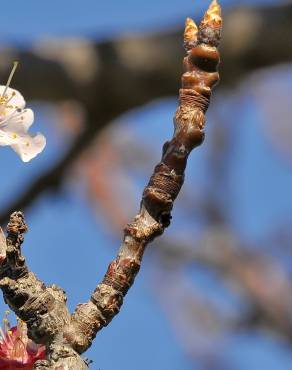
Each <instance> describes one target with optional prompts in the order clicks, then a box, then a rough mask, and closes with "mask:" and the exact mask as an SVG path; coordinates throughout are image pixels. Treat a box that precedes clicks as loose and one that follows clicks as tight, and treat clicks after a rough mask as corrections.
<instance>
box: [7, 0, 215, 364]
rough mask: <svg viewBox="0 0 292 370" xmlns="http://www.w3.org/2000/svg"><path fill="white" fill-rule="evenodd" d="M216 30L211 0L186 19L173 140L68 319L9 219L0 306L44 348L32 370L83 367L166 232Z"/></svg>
mask: <svg viewBox="0 0 292 370" xmlns="http://www.w3.org/2000/svg"><path fill="white" fill-rule="evenodd" d="M221 25H222V20H221V12H220V6H219V5H218V3H217V1H216V0H214V1H213V2H212V3H211V5H210V7H209V9H208V11H207V12H206V14H205V16H204V18H203V20H202V22H201V24H200V26H199V27H198V28H197V27H196V25H195V23H194V22H193V21H192V20H190V19H187V22H186V31H185V34H184V45H185V49H186V52H187V56H186V57H185V59H184V67H185V73H184V74H183V76H182V88H181V90H180V100H179V106H178V109H177V111H176V114H175V117H174V134H173V137H172V139H171V140H170V141H168V142H166V143H165V144H164V146H163V151H162V159H161V162H160V163H159V164H158V165H157V166H156V167H155V169H154V173H153V175H152V176H151V178H150V181H149V183H148V185H147V186H146V188H145V189H144V192H143V196H142V201H141V208H140V211H139V213H138V215H137V216H136V217H135V218H134V220H133V221H132V222H131V223H129V224H128V225H127V226H126V228H125V230H124V239H123V242H122V245H121V247H120V250H119V252H118V255H117V257H116V259H115V260H114V261H112V263H111V264H110V265H109V267H108V270H107V272H106V274H105V276H104V278H103V280H102V282H101V283H100V284H98V285H97V287H96V289H95V291H94V292H93V294H92V296H91V298H90V300H89V301H88V302H87V303H84V304H79V305H78V306H77V308H76V310H75V312H74V313H73V314H72V315H70V313H69V311H68V308H67V305H66V296H65V293H64V292H63V291H62V290H61V289H60V288H58V287H57V286H55V285H53V286H51V287H46V286H45V285H44V284H43V283H42V282H41V281H40V280H38V279H37V278H36V276H35V275H34V274H33V273H32V272H30V271H29V269H28V267H27V265H26V263H25V259H24V257H23V256H22V254H21V244H22V242H23V234H24V232H25V231H26V225H25V222H24V218H23V215H22V213H21V212H15V213H13V214H12V215H11V218H10V222H9V224H8V236H7V238H6V243H4V242H3V243H2V242H1V240H0V262H1V266H0V278H1V280H0V287H1V288H2V290H3V293H4V298H5V301H6V302H7V303H8V304H9V306H10V307H11V309H12V310H13V311H14V312H15V313H16V315H17V316H18V317H19V318H20V319H21V320H23V321H24V322H25V323H26V324H27V328H28V335H29V337H30V338H31V339H33V340H34V341H35V342H36V343H42V344H44V345H45V346H46V350H47V359H46V360H41V361H37V362H36V364H35V368H36V369H39V370H45V369H46V370H48V369H50V370H53V369H55V370H56V369H70V370H74V369H76V370H82V369H86V368H87V365H86V363H85V362H84V361H83V360H82V359H81V357H80V356H79V355H80V354H82V353H83V352H84V351H86V350H87V349H88V347H89V346H90V345H91V343H92V340H93V339H94V337H95V336H96V334H97V332H98V331H99V330H100V329H101V328H103V327H104V326H106V325H108V324H109V322H110V321H111V320H112V318H113V317H114V316H115V315H116V314H117V313H118V312H119V309H120V307H121V305H122V303H123V298H124V296H125V295H126V293H127V291H128V290H129V288H130V287H131V285H132V284H133V282H134V279H135V276H136V274H137V273H138V271H139V269H140V264H141V260H142V257H143V254H144V251H145V248H146V246H147V245H148V244H149V242H151V241H152V240H153V239H154V238H155V237H157V236H159V235H161V234H162V233H163V232H164V230H165V228H166V227H167V226H169V224H170V220H171V210H172V207H173V202H174V200H175V199H176V197H177V195H178V193H179V191H180V189H181V187H182V185H183V181H184V173H185V168H186V164H187V159H188V156H189V154H190V153H191V151H192V149H193V148H195V147H197V146H199V145H200V144H201V143H202V142H203V140H204V126H205V113H206V110H207V108H208V105H209V102H210V97H211V89H212V88H213V87H214V85H215V84H216V83H217V82H218V80H219V75H218V72H217V67H218V63H219V52H218V50H217V47H218V44H219V41H220V34H221ZM5 244H6V245H5Z"/></svg>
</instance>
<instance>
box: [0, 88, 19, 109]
mask: <svg viewBox="0 0 292 370" xmlns="http://www.w3.org/2000/svg"><path fill="white" fill-rule="evenodd" d="M5 88H6V86H5V85H0V96H1V95H2V94H3V92H4V90H5ZM13 94H14V95H13ZM5 95H6V96H7V97H8V99H9V98H10V97H11V96H12V98H11V100H10V101H9V103H8V104H9V105H13V106H16V107H18V108H20V109H23V108H24V107H25V100H24V98H23V96H22V95H21V94H20V92H19V91H17V90H15V89H12V88H11V87H8V89H7V90H6V93H5Z"/></svg>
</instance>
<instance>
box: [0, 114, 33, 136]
mask: <svg viewBox="0 0 292 370" xmlns="http://www.w3.org/2000/svg"><path fill="white" fill-rule="evenodd" d="M33 121H34V113H33V111H32V110H31V109H29V108H27V109H22V110H21V111H20V112H16V113H15V114H14V115H13V116H12V117H11V118H10V119H8V120H7V121H6V122H5V123H3V126H1V125H0V128H1V130H3V131H6V132H8V131H10V132H13V133H16V134H23V133H26V132H27V130H28V129H29V128H30V126H31V125H32V124H33ZM0 123H1V122H0Z"/></svg>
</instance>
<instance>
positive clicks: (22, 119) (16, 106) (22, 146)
mask: <svg viewBox="0 0 292 370" xmlns="http://www.w3.org/2000/svg"><path fill="white" fill-rule="evenodd" d="M16 67H17V62H15V63H14V67H13V69H12V71H11V73H10V76H9V78H8V81H7V84H6V86H3V85H0V145H10V146H11V148H12V149H13V150H15V152H16V153H17V154H18V155H19V156H20V158H21V159H22V160H23V162H28V161H30V160H31V159H32V158H34V157H35V156H37V155H38V154H39V153H40V152H41V151H42V150H43V149H44V147H45V146H46V139H45V137H44V136H43V135H42V134H39V133H38V134H36V135H34V136H31V135H30V134H28V132H27V131H28V129H29V128H30V126H31V125H32V123H33V120H34V114H33V111H32V110H31V109H25V100H24V98H23V96H22V95H21V94H20V93H19V92H18V91H17V90H14V89H11V88H10V87H9V84H10V82H11V79H12V76H13V74H14V72H15V69H16Z"/></svg>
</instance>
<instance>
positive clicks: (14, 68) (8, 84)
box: [1, 62, 19, 98]
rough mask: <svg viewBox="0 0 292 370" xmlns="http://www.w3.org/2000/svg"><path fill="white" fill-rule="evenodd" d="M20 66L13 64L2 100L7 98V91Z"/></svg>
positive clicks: (16, 63)
mask: <svg viewBox="0 0 292 370" xmlns="http://www.w3.org/2000/svg"><path fill="white" fill-rule="evenodd" d="M18 64H19V62H13V67H12V70H11V72H10V75H9V77H8V80H7V83H6V86H5V89H4V91H3V94H2V95H1V98H4V97H5V94H6V91H7V89H8V87H9V86H10V83H11V81H12V78H13V75H14V73H15V71H16V68H17V66H18Z"/></svg>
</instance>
